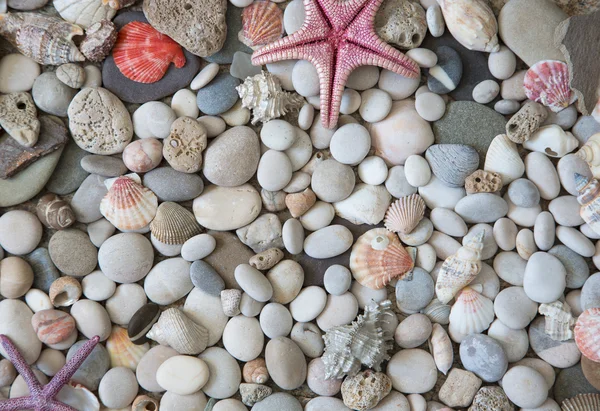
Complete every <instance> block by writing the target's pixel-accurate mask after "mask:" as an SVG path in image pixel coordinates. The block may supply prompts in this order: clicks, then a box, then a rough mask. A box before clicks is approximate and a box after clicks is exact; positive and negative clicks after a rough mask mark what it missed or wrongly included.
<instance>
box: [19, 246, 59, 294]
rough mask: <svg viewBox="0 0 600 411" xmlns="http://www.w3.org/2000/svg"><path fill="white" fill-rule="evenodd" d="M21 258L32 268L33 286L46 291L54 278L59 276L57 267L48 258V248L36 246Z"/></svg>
mask: <svg viewBox="0 0 600 411" xmlns="http://www.w3.org/2000/svg"><path fill="white" fill-rule="evenodd" d="M23 258H24V259H25V261H27V262H28V263H29V265H30V266H31V268H32V269H33V288H37V289H39V290H42V291H44V292H45V293H48V292H49V291H50V286H51V285H52V283H53V282H54V280H56V279H57V278H59V277H60V273H59V271H58V269H57V268H56V266H55V265H54V263H53V262H52V259H51V258H50V253H49V252H48V249H47V248H43V247H40V248H37V249H35V250H33V251H32V252H31V253H30V254H27V255H26V256H24V257H23Z"/></svg>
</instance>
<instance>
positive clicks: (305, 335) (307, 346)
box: [290, 322, 325, 358]
mask: <svg viewBox="0 0 600 411" xmlns="http://www.w3.org/2000/svg"><path fill="white" fill-rule="evenodd" d="M290 338H291V339H292V341H294V342H295V343H296V344H297V345H298V347H300V349H301V350H302V352H303V353H304V355H306V356H307V357H310V358H316V357H319V356H321V354H323V349H324V348H325V343H324V342H323V338H322V335H321V330H320V329H319V327H317V326H316V325H315V324H313V323H301V322H297V323H296V324H294V326H293V327H292V332H291V334H290Z"/></svg>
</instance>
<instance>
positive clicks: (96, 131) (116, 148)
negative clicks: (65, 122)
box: [68, 87, 133, 155]
mask: <svg viewBox="0 0 600 411" xmlns="http://www.w3.org/2000/svg"><path fill="white" fill-rule="evenodd" d="M68 116H69V129H70V130H71V135H72V136H73V140H75V142H76V143H77V145H78V146H79V147H81V148H82V149H84V150H85V151H87V152H90V153H93V154H102V155H111V154H117V153H121V152H122V151H123V150H124V149H125V147H126V146H127V144H129V142H130V141H131V138H132V137H133V124H132V123H131V116H130V115H129V112H128V111H127V109H126V108H125V106H124V105H123V103H122V102H121V100H119V98H118V97H117V96H115V95H114V94H113V93H111V92H110V91H108V90H106V89H104V88H101V87H97V88H92V87H90V88H85V89H83V90H81V91H80V92H79V93H77V95H76V96H75V98H73V101H71V104H70V105H69V110H68Z"/></svg>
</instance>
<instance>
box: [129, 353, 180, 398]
mask: <svg viewBox="0 0 600 411" xmlns="http://www.w3.org/2000/svg"><path fill="white" fill-rule="evenodd" d="M176 355H178V353H177V351H175V350H174V349H172V348H171V347H167V346H164V345H157V346H155V347H152V348H151V349H150V350H149V351H148V352H146V354H144V356H143V357H142V358H141V360H140V362H139V363H138V366H137V369H136V376H137V380H138V382H139V384H140V386H141V387H142V388H143V389H145V390H146V391H150V392H163V391H164V389H163V388H162V387H161V386H160V385H159V384H158V382H157V381H156V371H157V370H158V368H159V367H160V366H161V365H162V363H164V362H165V361H166V360H167V359H169V358H171V357H174V356H176Z"/></svg>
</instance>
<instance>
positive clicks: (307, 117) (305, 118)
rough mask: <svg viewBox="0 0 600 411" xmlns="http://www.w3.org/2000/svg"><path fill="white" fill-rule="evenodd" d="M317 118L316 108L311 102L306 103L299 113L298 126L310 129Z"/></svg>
mask: <svg viewBox="0 0 600 411" xmlns="http://www.w3.org/2000/svg"><path fill="white" fill-rule="evenodd" d="M314 118H315V108H314V107H313V106H311V105H310V104H305V105H303V106H302V108H301V109H300V112H299V113H298V127H300V128H301V129H302V130H308V129H309V128H310V126H311V125H312V123H313V120H314Z"/></svg>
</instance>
